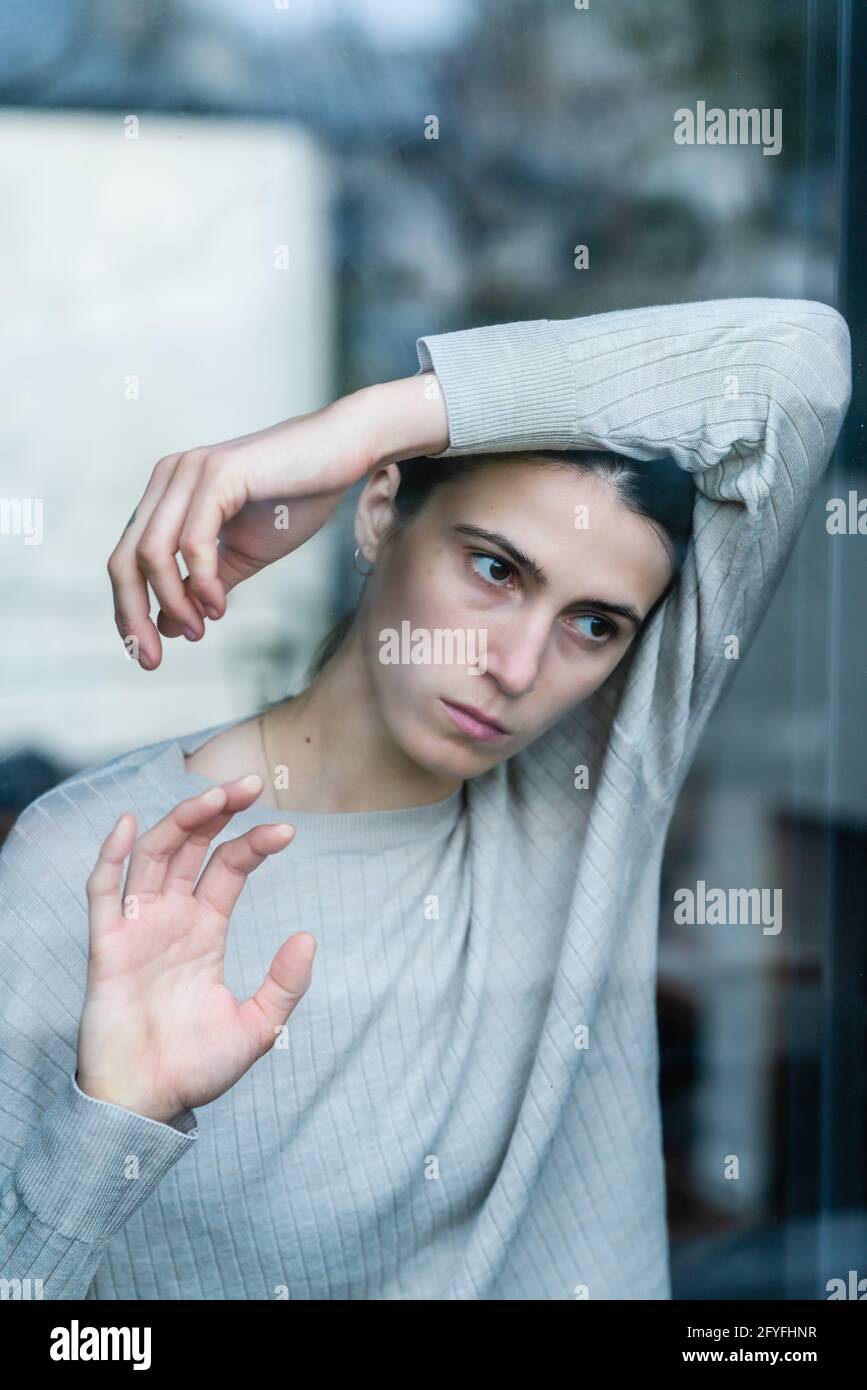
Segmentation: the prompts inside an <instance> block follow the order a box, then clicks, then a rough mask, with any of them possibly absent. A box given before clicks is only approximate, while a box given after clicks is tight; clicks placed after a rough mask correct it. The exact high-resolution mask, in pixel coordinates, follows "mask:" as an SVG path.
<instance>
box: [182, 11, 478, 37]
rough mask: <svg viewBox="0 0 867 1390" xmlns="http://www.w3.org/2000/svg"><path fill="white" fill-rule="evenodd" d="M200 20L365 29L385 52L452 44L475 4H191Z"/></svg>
mask: <svg viewBox="0 0 867 1390" xmlns="http://www.w3.org/2000/svg"><path fill="white" fill-rule="evenodd" d="M187 8H188V10H189V11H190V12H192V13H193V14H195V13H196V12H197V11H201V12H202V14H203V16H204V15H210V16H211V17H213V16H214V15H215V14H219V15H220V16H221V18H224V19H226V20H229V21H231V22H232V23H233V24H235V25H237V26H238V28H243V29H247V30H250V31H257V32H260V31H262V30H267V31H268V32H269V33H271V34H273V33H274V30H275V26H276V25H278V24H279V25H283V26H285V27H286V28H287V30H288V29H289V28H290V27H291V28H295V29H311V28H315V27H317V26H331V25H337V26H340V25H345V26H346V27H348V28H350V27H351V28H354V29H358V28H362V29H366V30H367V32H368V33H369V35H370V37H371V38H372V39H374V40H375V41H376V43H377V44H379V45H380V46H381V47H391V46H393V47H402V46H406V45H414V44H423V43H431V42H433V43H446V42H451V41H452V40H453V39H454V38H455V37H456V35H457V34H458V33H459V32H460V30H461V29H462V28H463V26H464V24H465V23H466V22H467V21H468V20H469V19H470V18H471V17H472V12H473V10H474V9H475V5H474V3H473V0H289V4H288V8H287V9H285V10H284V9H280V10H277V9H275V8H274V0H262V3H259V4H253V3H251V0H187Z"/></svg>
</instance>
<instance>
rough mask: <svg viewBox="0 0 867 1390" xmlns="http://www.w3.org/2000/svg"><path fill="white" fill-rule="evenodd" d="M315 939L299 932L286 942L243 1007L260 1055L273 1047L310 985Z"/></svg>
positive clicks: (244, 1017)
mask: <svg viewBox="0 0 867 1390" xmlns="http://www.w3.org/2000/svg"><path fill="white" fill-rule="evenodd" d="M315 954H316V938H315V936H311V934H310V932H307V931H301V932H296V933H295V935H294V936H290V937H289V939H288V941H284V942H283V945H282V946H281V947H280V949H279V951H278V952H277V954H276V956H275V957H274V959H273V961H272V962H271V968H270V970H269V971H268V974H267V975H266V976H265V979H264V981H263V983H262V984H261V985H260V986H259V988H258V989H257V990H256V993H255V994H253V995H251V996H250V998H249V999H245V1000H244V1003H243V1004H242V1005H241V1006H240V1010H239V1012H240V1015H241V1018H242V1019H243V1021H244V1023H245V1024H246V1025H247V1026H248V1027H249V1028H251V1029H252V1030H253V1031H254V1032H255V1034H256V1035H257V1036H258V1038H259V1054H260V1056H261V1055H262V1053H264V1052H267V1051H268V1050H269V1049H270V1048H272V1047H273V1046H274V1043H275V1042H276V1040H277V1034H278V1033H279V1032H280V1029H281V1028H282V1026H283V1024H284V1023H285V1022H286V1020H287V1018H288V1017H289V1015H290V1014H291V1013H292V1010H293V1009H294V1008H295V1006H296V1004H298V1003H299V1002H300V1001H301V999H302V998H303V997H304V994H305V993H306V991H307V988H308V986H309V984H310V976H311V971H312V968H313V957H314V956H315Z"/></svg>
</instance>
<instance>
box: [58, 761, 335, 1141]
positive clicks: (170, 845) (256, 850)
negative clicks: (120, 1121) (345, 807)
mask: <svg viewBox="0 0 867 1390" xmlns="http://www.w3.org/2000/svg"><path fill="white" fill-rule="evenodd" d="M261 791H262V779H261V778H260V777H257V776H251V777H246V778H242V779H241V780H240V781H235V782H228V783H226V784H225V785H224V786H219V787H214V788H212V789H211V790H210V791H207V792H203V793H202V794H201V795H200V796H194V797H190V798H189V799H188V800H186V801H181V802H180V803H179V804H178V805H177V806H176V807H175V808H174V810H173V811H172V812H171V813H170V815H168V816H166V817H165V818H164V819H163V820H161V821H159V823H158V824H157V825H155V826H153V828H152V829H150V830H148V831H146V832H145V833H144V834H143V835H141V836H140V837H139V838H138V839H136V838H135V833H136V822H135V817H134V816H133V815H132V814H131V813H130V812H127V813H125V814H124V815H122V816H121V817H120V819H119V820H118V822H117V824H116V825H115V827H114V829H113V830H112V831H111V833H110V835H108V837H107V838H106V839H105V840H104V841H103V844H102V847H101V849H100V852H99V856H98V858H97V861H96V865H95V867H94V869H93V872H92V873H91V875H90V877H89V878H88V880H87V898H88V903H89V908H90V954H89V959H88V967H87V988H86V992H85V999H84V1008H83V1012H82V1017H81V1026H80V1029H79V1035H78V1069H77V1083H78V1086H79V1087H80V1089H81V1090H82V1091H84V1092H85V1093H86V1094H87V1095H89V1096H92V1097H93V1098H94V1099H96V1100H106V1101H111V1102H112V1103H113V1104H115V1105H121V1106H124V1107H125V1108H126V1109H128V1110H134V1111H137V1112H138V1113H139V1114H141V1115H146V1116H148V1117H149V1118H151V1119H154V1120H161V1121H163V1122H164V1123H165V1122H168V1121H169V1120H171V1119H173V1118H174V1117H175V1116H177V1115H178V1114H179V1113H180V1112H181V1111H182V1110H185V1109H192V1108H194V1107H195V1106H197V1105H207V1104H208V1102H209V1101H212V1100H215V1099H216V1098H217V1097H218V1096H221V1095H222V1094H223V1093H224V1092H225V1091H227V1090H228V1089H229V1087H230V1086H233V1085H234V1084H235V1082H236V1081H237V1080H238V1079H239V1077H241V1076H243V1075H244V1073H245V1072H246V1071H248V1070H249V1068H250V1067H251V1066H252V1065H253V1063H254V1062H255V1061H257V1060H258V1058H260V1057H262V1056H263V1055H264V1054H265V1053H266V1052H268V1051H269V1050H270V1049H271V1047H273V1045H274V1043H275V1041H276V1039H277V1036H278V1034H279V1033H280V1031H281V1029H282V1027H283V1025H284V1024H285V1023H286V1020H287V1019H288V1018H289V1015H290V1014H291V1013H292V1011H293V1009H294V1008H295V1006H296V1005H297V1004H298V1003H299V1001H300V1000H301V998H302V997H303V995H304V993H305V991H306V990H307V988H308V986H309V984H310V979H311V971H312V964H313V956H314V954H315V950H316V941H315V938H314V937H313V936H311V935H310V933H309V932H304V931H302V932H296V933H295V934H294V935H293V936H290V937H287V939H286V940H285V941H284V942H283V944H282V945H281V946H280V948H279V950H278V951H277V954H276V955H275V956H274V959H273V960H272V962H271V966H270V968H269V970H268V973H267V975H266V976H265V979H264V980H263V982H262V984H261V985H260V986H259V988H258V990H257V991H256V993H255V994H254V995H252V996H251V997H250V998H249V999H245V1000H244V1001H243V1002H239V1001H238V1000H237V999H236V998H235V996H234V995H233V994H232V992H231V990H230V989H228V988H227V986H226V985H225V984H224V981H223V964H224V958H225V950H226V934H227V932H228V928H229V917H230V914H231V912H232V909H233V908H234V906H235V903H236V902H237V901H238V897H239V896H240V894H241V892H242V890H243V887H244V884H245V883H246V881H247V875H248V874H250V873H252V871H253V870H254V869H256V868H258V866H259V865H260V864H261V863H263V861H264V860H265V859H266V858H267V857H268V855H270V854H277V853H279V851H280V850H282V849H285V848H286V846H287V845H288V844H289V843H290V842H291V840H292V838H293V836H294V830H293V828H292V826H289V825H256V826H254V827H253V828H252V829H251V830H248V831H247V832H246V833H245V834H243V835H240V836H238V837H237V838H236V839H232V840H226V841H225V842H224V843H223V844H221V845H219V846H218V847H217V848H216V849H215V850H214V852H213V853H212V854H211V856H210V858H209V859H208V862H207V864H205V867H204V869H203V870H202V872H201V874H200V873H199V871H200V870H201V869H202V865H203V863H204V861H205V857H206V855H207V853H208V849H209V846H210V843H211V841H212V839H213V838H214V836H215V835H217V834H219V832H220V831H221V830H222V829H223V827H224V826H225V825H226V824H227V823H228V822H229V821H230V820H231V818H232V816H233V815H234V814H235V813H236V812H237V811H241V810H246V809H247V807H248V806H250V805H251V804H252V802H253V801H255V799H256V797H257V796H259V795H260V793H261ZM127 855H130V863H129V869H128V872H127V876H126V883H125V885H124V888H123V892H121V887H120V885H121V880H122V876H123V865H124V861H125V859H126V857H127Z"/></svg>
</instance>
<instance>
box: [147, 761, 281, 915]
mask: <svg viewBox="0 0 867 1390" xmlns="http://www.w3.org/2000/svg"><path fill="white" fill-rule="evenodd" d="M263 785H264V783H263V781H262V778H261V777H259V776H258V775H257V773H255V772H251V773H250V775H249V776H248V777H239V778H237V779H236V780H235V781H234V782H224V783H223V786H224V788H225V792H226V803H225V805H224V806H223V808H222V810H220V811H218V812H217V813H216V815H214V816H212V817H211V819H210V820H207V821H205V822H204V824H202V825H199V826H197V827H196V829H195V830H193V831H191V832H190V834H189V835H188V836H187V838H186V840H185V841H184V843H183V844H182V845H181V846H180V847H179V848H178V849H176V850H175V852H174V854H173V855H172V856H171V858H170V859H169V861H168V864H167V865H166V873H165V878H164V879H163V885H162V889H161V890H160V891H161V892H162V893H186V894H190V893H192V891H193V888H194V887H195V883H196V879H197V878H198V875H199V870H200V869H201V867H202V865H203V863H204V862H205V856H206V854H207V852H208V846H209V845H210V843H211V841H212V840H213V839H214V837H215V836H216V835H219V833H220V831H221V830H222V829H223V827H224V826H225V825H228V823H229V821H230V820H231V819H232V817H233V816H234V815H236V814H237V812H238V811H246V809H247V808H248V806H251V805H252V804H253V802H254V801H255V800H256V798H257V796H260V795H261V793H262V787H263Z"/></svg>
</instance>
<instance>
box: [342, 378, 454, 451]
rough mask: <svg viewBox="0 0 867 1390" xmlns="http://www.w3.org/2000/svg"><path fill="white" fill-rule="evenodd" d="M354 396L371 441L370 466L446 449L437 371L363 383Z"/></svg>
mask: <svg viewBox="0 0 867 1390" xmlns="http://www.w3.org/2000/svg"><path fill="white" fill-rule="evenodd" d="M355 396H356V397H357V398H358V409H359V411H360V412H361V415H362V418H363V421H364V429H365V433H366V437H367V438H369V439H370V441H371V459H370V468H379V467H382V466H383V465H384V464H386V463H400V461H401V459H408V458H414V457H415V456H416V455H418V454H439V453H442V451H443V449H447V448H448V446H449V422H448V415H447V412H446V403H445V399H444V397H443V393H442V388H441V386H440V384H439V381H438V380H437V376H436V372H422V373H420V374H419V375H417V376H408V377H401V378H399V379H398V380H397V381H383V382H380V383H379V384H377V385H375V386H365V387H362V389H361V390H360V391H357V392H356V393H355Z"/></svg>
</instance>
